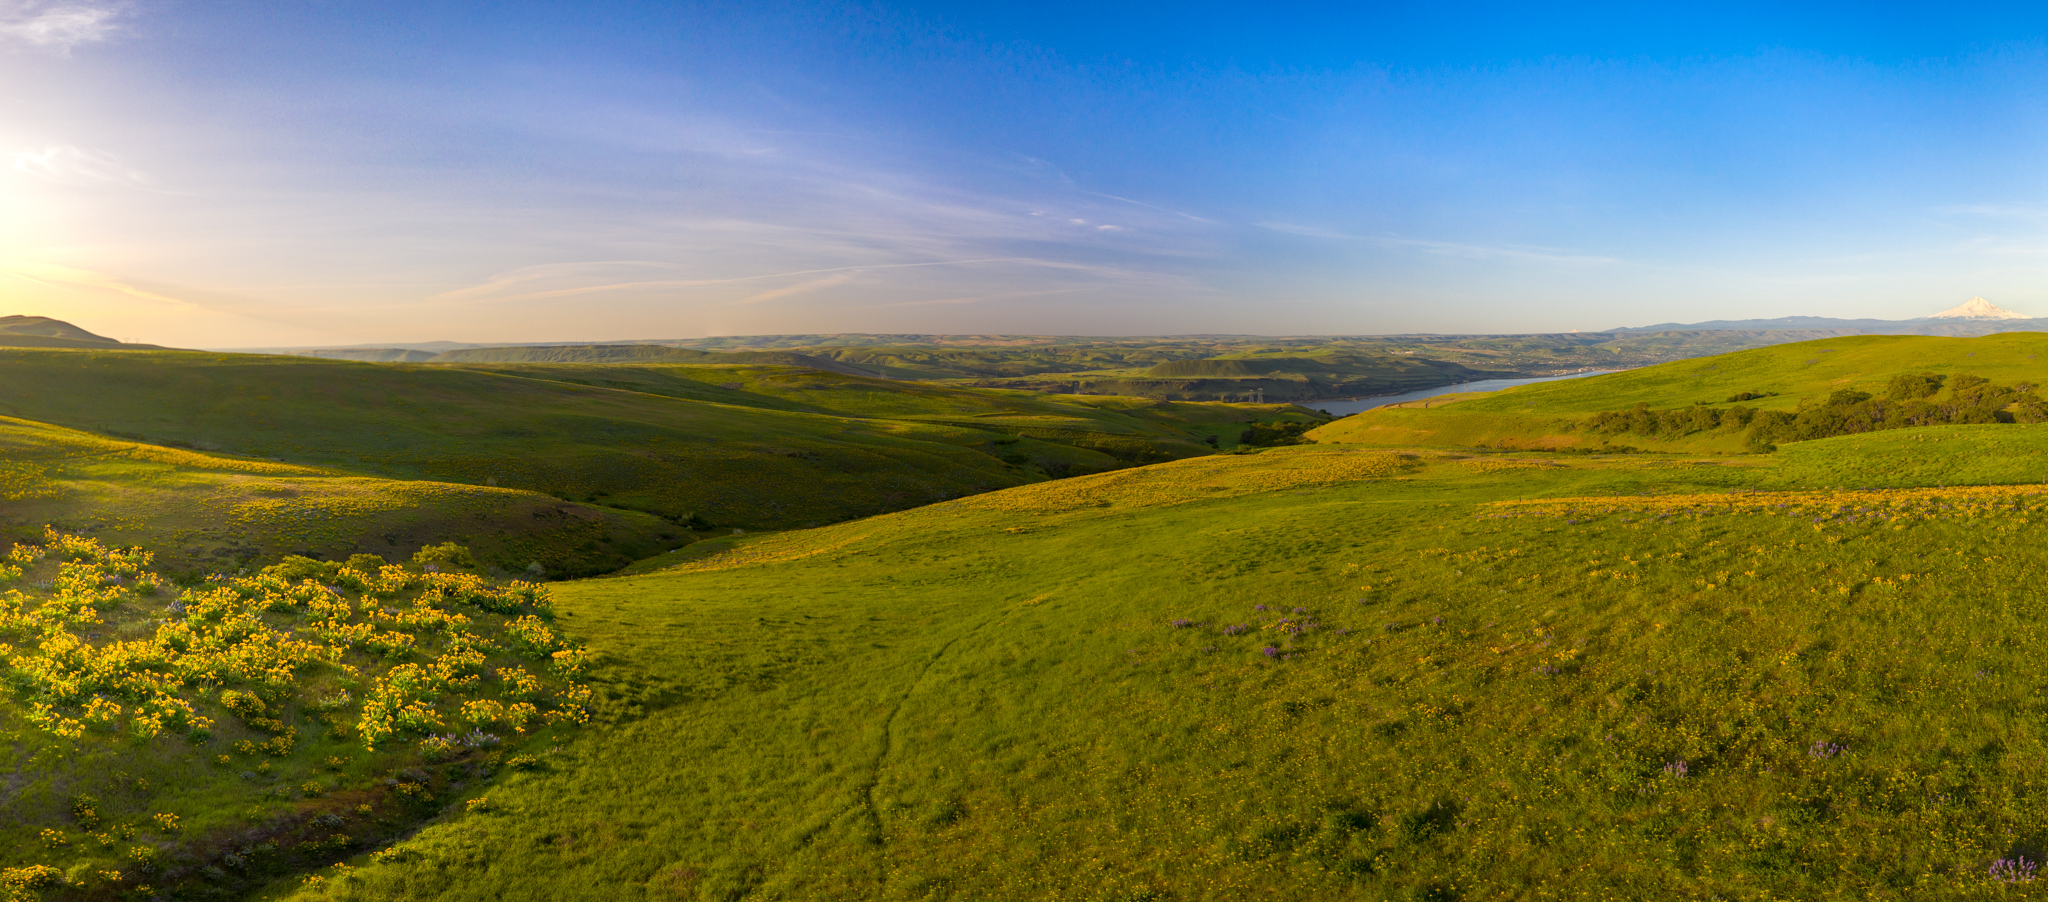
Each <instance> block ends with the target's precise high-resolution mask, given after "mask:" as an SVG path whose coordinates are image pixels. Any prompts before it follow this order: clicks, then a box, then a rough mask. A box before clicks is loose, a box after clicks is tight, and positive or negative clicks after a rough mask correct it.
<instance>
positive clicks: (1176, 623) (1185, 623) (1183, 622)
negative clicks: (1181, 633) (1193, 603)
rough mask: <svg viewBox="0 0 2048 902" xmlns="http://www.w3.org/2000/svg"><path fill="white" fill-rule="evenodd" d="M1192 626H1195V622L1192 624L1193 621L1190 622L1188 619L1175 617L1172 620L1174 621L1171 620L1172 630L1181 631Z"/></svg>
mask: <svg viewBox="0 0 2048 902" xmlns="http://www.w3.org/2000/svg"><path fill="white" fill-rule="evenodd" d="M1194 625H1195V622H1194V621H1192V620H1189V619H1187V618H1186V617H1176V618H1174V619H1173V628H1174V629H1177V630H1181V629H1187V628H1188V627H1191V626H1194Z"/></svg>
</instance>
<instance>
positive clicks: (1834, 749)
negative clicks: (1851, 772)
mask: <svg viewBox="0 0 2048 902" xmlns="http://www.w3.org/2000/svg"><path fill="white" fill-rule="evenodd" d="M1841 753H1842V747H1841V746H1839V745H1836V744H1834V743H1832V742H1829V741H1827V740H1825V739H1816V740H1814V741H1813V747H1812V748H1809V749H1807V750H1806V754H1808V755H1811V756H1813V757H1815V758H1819V759H1821V760H1823V761H1825V760H1827V759H1829V758H1833V757H1835V756H1836V755H1839V754H1841Z"/></svg>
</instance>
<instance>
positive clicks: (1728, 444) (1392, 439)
mask: <svg viewBox="0 0 2048 902" xmlns="http://www.w3.org/2000/svg"><path fill="white" fill-rule="evenodd" d="M2044 352H2048V333H2039V332H2009V333H2001V334H1996V335H1986V336H1982V337H1977V338H1943V337H1930V336H1904V335H1858V336H1846V337H1839V338H1829V339H1823V340H1820V341H1809V342H1800V343H1796V344H1786V345H1777V346H1773V347H1767V348H1758V349H1754V350H1748V351H1740V352H1737V353H1732V354H1724V355H1721V356H1718V357H1710V358H1704V359H1700V360H1687V361H1679V362H1676V363H1666V364H1661V365H1658V366H1653V367H1645V368H1643V369H1638V370H1631V371H1629V372H1625V373H1616V374H1612V375H1606V376H1595V377H1591V378H1586V379H1573V380H1566V381H1560V382H1550V383H1539V384H1535V385H1524V386H1520V387H1517V388H1513V389H1508V390H1506V391H1501V392H1494V393H1490V394H1486V395H1480V396H1475V397H1471V398H1469V399H1464V400H1458V401H1457V402H1456V403H1448V404H1446V403H1441V402H1437V403H1433V404H1431V405H1429V406H1426V407H1424V406H1406V405H1404V406H1401V407H1395V408H1382V409H1376V410H1370V411H1366V412H1365V413H1362V414H1358V415H1355V416H1351V417H1345V418H1343V419H1341V420H1338V421H1337V422H1335V423H1332V424H1330V425H1328V426H1325V427H1322V428H1320V429H1318V430H1316V431H1314V432H1312V433H1311V436H1312V437H1314V438H1315V439H1316V440H1317V441H1326V442H1345V443H1354V444H1365V445H1385V446H1397V447H1406V446H1414V445H1426V446H1435V447H1481V446H1499V447H1521V448H1546V449H1568V448H1581V449H1583V448H1597V447H1600V446H1601V445H1604V444H1610V443H1612V444H1626V445H1629V446H1632V447H1638V448H1642V449H1645V450H1658V451H1700V452H1716V453H1719V452H1739V451H1742V450H1744V447H1745V445H1744V437H1743V435H1742V433H1741V432H1740V431H1737V430H1721V431H1717V432H1713V433H1710V434H1703V435H1697V436H1687V437H1684V438H1680V439H1677V440H1671V441H1663V440H1659V439H1657V438H1654V437H1637V436H1632V435H1631V436H1622V437H1611V436H1602V435H1598V434H1594V433H1591V432H1589V431H1587V430H1585V429H1583V428H1581V427H1582V425H1583V424H1584V421H1585V420H1586V419H1587V418H1588V417H1590V416H1592V415H1594V414H1598V413H1602V412H1608V411H1625V410H1628V409H1630V408H1632V407H1634V406H1635V405H1637V404H1643V405H1647V406H1648V407H1649V408H1650V409H1653V410H1673V409H1682V408H1688V407H1692V406H1694V405H1704V406H1706V407H1709V408H1716V409H1727V408H1732V407H1736V406H1742V407H1748V408H1754V409H1760V410H1791V409H1794V408H1796V407H1797V406H1798V405H1799V404H1800V403H1801V401H1802V400H1808V401H1812V400H1817V399H1821V398H1824V397H1825V396H1827V395H1829V394H1830V393H1832V392H1835V391H1840V390H1852V391H1864V392H1869V393H1873V394H1881V393H1883V391H1884V390H1885V386H1886V383H1887V381H1888V380H1889V379H1891V377H1893V376H1895V375H1899V374H1904V373H1920V372H1929V373H1934V374H1937V375H1941V376H1949V375H1954V374H1961V373H1970V374H1975V375H1978V376H1982V377H1985V378H1988V379H1992V380H1994V381H1996V382H1998V383H2002V384H2012V383H2037V384H2038V383H2040V382H2042V381H2043V380H2044V378H2048V360H2043V359H2042V354H2043V353H2044ZM1743 395H1751V396H1756V397H1748V398H1744V399H1742V400H1734V399H1736V398H1737V397H1738V396H1743Z"/></svg>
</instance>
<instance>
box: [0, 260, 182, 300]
mask: <svg viewBox="0 0 2048 902" xmlns="http://www.w3.org/2000/svg"><path fill="white" fill-rule="evenodd" d="M0 272H4V273H6V274H8V275H10V276H13V277H15V278H17V279H25V280H27V281H30V282H34V283H36V284H38V285H44V286H48V287H50V288H66V287H69V288H88V289H97V290H100V291H111V292H113V293H115V294H121V295H126V296H128V297H131V298H135V299H137V300H142V301H152V302H155V303H159V304H167V305H170V306H172V307H175V308H179V309H186V310H189V309H193V308H195V307H197V306H198V305H197V304H194V303H192V302H190V301H186V300H182V299H179V298H174V297H170V296H168V295H164V294H160V293H157V292H154V291H149V290H147V289H143V288H139V287H136V286H135V285H132V284H130V283H129V282H128V281H126V280H124V279H122V278H120V277H118V276H113V275H108V274H107V273H103V272H94V271H92V270H89V269H74V268H72V267H69V266H58V265H55V264H50V263H6V264H0Z"/></svg>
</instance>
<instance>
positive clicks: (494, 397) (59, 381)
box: [0, 349, 1279, 529]
mask: <svg viewBox="0 0 2048 902" xmlns="http://www.w3.org/2000/svg"><path fill="white" fill-rule="evenodd" d="M515 369H516V373H515V372H514V370H515ZM749 372H750V375H739V376H725V377H720V376H717V375H713V374H708V373H705V372H704V371H701V370H686V369H676V370H666V369H661V368H625V367H622V368H617V369H616V370H614V369H597V370H593V369H592V368H588V367H585V368H576V367H567V368H564V369H561V370H554V369H547V368H541V369H532V368H525V369H517V368H504V369H499V370H495V371H486V370H472V369H463V368H455V367H439V366H435V367H425V366H414V365H404V364H363V363H351V362H341V361H328V360H317V359H310V358H285V357H263V356H256V355H239V354H237V355H227V354H201V353H195V352H144V351H58V350H11V349H8V350H0V385H4V386H6V390H5V391H4V392H0V410H4V411H6V412H7V413H9V414H11V415H13V416H16V417H19V418H23V419H27V420H32V421H37V422H43V423H48V424H53V425H58V426H63V427H67V428H71V429H78V430H85V431H90V432H95V433H100V434H103V435H113V436H120V437H124V438H129V439H132V440H135V441H142V442H148V443H152V444H158V445H172V446H179V447H186V448H192V449H197V450H204V451H220V452H225V453H228V454H232V455H235V456H239V457H245V458H267V459H274V460H278V461H283V462H289V463H294V464H300V465H307V466H313V467H319V468H323V469H328V470H334V471H339V472H345V473H349V474H353V475H358V476H370V477H377V478H383V479H404V480H428V481H435V482H443V483H462V484H468V485H472V486H486V487H503V488H510V489H520V490H524V491H529V492H536V493H540V494H545V495H552V496H555V497H558V498H563V499H567V500H572V501H580V502H584V503H587V504H601V505H603V506H606V507H612V508H622V509H627V510H636V511H642V512H647V513H652V514H655V515H658V516H661V517H664V518H668V519H670V520H672V521H676V522H679V523H683V522H686V523H690V524H693V525H697V524H709V525H714V526H718V527H737V528H745V529H764V528H766V529H779V528H788V527H792V526H803V525H815V524H820V523H827V522H832V521H836V520H844V519H848V518H852V517H858V516H863V515H867V514H872V513H877V512H881V511H887V510H895V509H900V508H904V507H910V506H914V505H917V504H923V503H929V502H933V501H940V500H945V499H948V498H955V497H959V496H962V495H967V494H973V493H976V492H981V491H987V490H989V489H992V488H999V487H1003V486H1011V485H1019V484H1024V483H1029V482H1036V481H1040V480H1043V479H1045V478H1047V474H1048V473H1051V474H1070V473H1085V472H1095V471H1101V470H1109V469H1115V468H1118V467H1122V466H1126V465H1128V464H1129V463H1130V462H1133V461H1146V460H1163V459H1171V458H1176V457H1186V456H1191V455H1198V454H1206V453H1209V451H1210V447H1209V446H1208V445H1206V444H1203V443H1202V440H1203V438H1205V433H1204V432H1203V431H1202V430H1203V429H1215V430H1218V431H1221V430H1223V429H1224V428H1225V426H1224V424H1227V423H1232V422H1243V421H1250V420H1255V419H1260V418H1262V417H1270V416H1272V415H1274V414H1275V412H1276V411H1278V409H1279V408H1277V407H1272V406H1264V407H1236V406H1220V407H1216V408H1213V409H1200V408H1195V407H1193V406H1192V405H1182V406H1180V407H1168V408H1163V409H1162V410H1163V411H1164V412H1163V413H1153V412H1151V411H1150V410H1149V409H1148V410H1144V411H1133V410H1123V409H1116V408H1115V407H1114V406H1113V405H1111V406H1095V405H1089V404H1058V403H1054V402H1036V403H1034V402H1030V401H1029V399H1028V398H1025V397H1023V396H1016V395H1004V396H1001V397H996V396H993V395H989V394H987V393H977V392H972V391H967V390H961V389H932V390H927V389H923V388H917V387H910V386H902V385H900V384H898V383H891V382H884V381H881V380H865V379H859V378H857V377H848V376H843V375H837V374H818V376H819V377H822V378H819V379H811V378H810V377H808V376H806V375H805V374H804V373H803V372H801V371H795V370H788V369H782V370H772V371H762V370H755V371H749ZM693 377H694V378H693ZM572 378H582V379H584V380H585V381H590V382H598V381H608V382H609V383H626V384H625V385H623V386H621V385H614V384H600V385H585V384H576V383H574V382H571V381H567V380H569V379H572ZM704 378H719V379H721V383H710V382H705V381H701V380H702V379H704ZM749 378H751V379H752V380H753V381H752V383H751V384H753V385H754V386H755V387H756V388H757V389H766V388H767V386H768V384H769V383H778V382H780V383H787V384H786V385H785V386H784V388H787V389H788V391H787V392H785V394H788V393H792V392H796V391H797V390H799V389H803V388H804V387H805V386H807V385H821V386H825V387H826V389H827V390H825V391H816V392H806V393H805V395H804V396H805V397H807V398H814V399H816V400H817V401H819V402H823V401H824V400H825V398H827V397H828V396H829V397H831V398H832V399H833V400H832V401H831V402H830V403H829V404H824V405H822V406H821V405H820V404H807V403H802V402H798V401H792V400H790V399H789V398H785V397H780V396H778V395H776V394H775V391H777V390H780V389H768V390H756V391H748V390H746V389H744V388H740V389H728V388H723V387H721V384H722V383H728V382H732V383H735V384H741V385H745V384H748V383H746V382H744V381H736V380H745V379H749ZM807 380H808V381H807ZM862 386H864V387H862ZM656 388H659V389H662V390H663V391H662V392H657V391H651V390H646V389H656ZM934 393H943V394H944V395H945V397H944V398H943V399H937V400H935V399H934V398H935V394H934ZM863 405H870V406H872V407H875V408H878V409H874V410H863V409H862V406H863ZM827 409H830V410H833V411H835V412H824V411H826V410H827ZM856 410H860V411H861V413H860V415H858V416H856V415H851V414H852V412H853V411H856ZM900 410H911V411H921V412H919V413H915V414H914V415H909V416H906V417H904V418H892V417H891V416H890V415H889V414H890V413H891V412H892V411H900ZM941 411H943V412H941ZM1183 424H1185V425H1186V426H1187V427H1189V428H1183Z"/></svg>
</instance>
